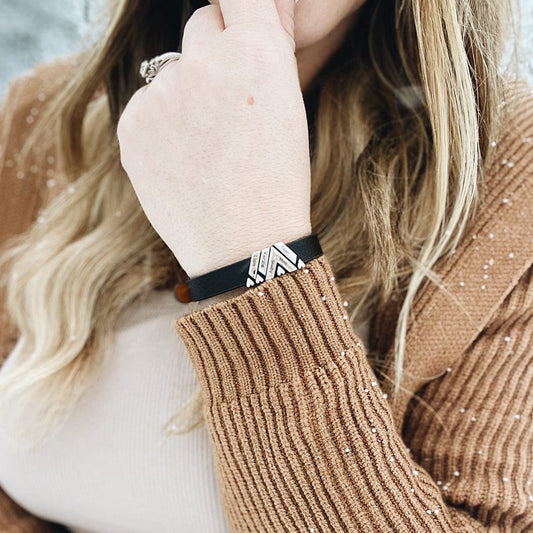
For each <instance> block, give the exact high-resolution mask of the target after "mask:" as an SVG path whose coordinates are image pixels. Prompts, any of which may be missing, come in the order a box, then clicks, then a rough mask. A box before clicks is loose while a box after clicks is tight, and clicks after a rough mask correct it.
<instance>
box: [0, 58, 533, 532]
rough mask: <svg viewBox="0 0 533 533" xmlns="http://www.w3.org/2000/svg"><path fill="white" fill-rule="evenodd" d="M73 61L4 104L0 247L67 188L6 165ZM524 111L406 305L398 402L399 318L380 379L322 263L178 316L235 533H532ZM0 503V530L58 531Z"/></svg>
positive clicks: (530, 123) (44, 68) (516, 114)
mask: <svg viewBox="0 0 533 533" xmlns="http://www.w3.org/2000/svg"><path fill="white" fill-rule="evenodd" d="M67 68H68V61H67V62H64V63H61V62H60V61H58V62H55V63H53V64H48V65H46V64H43V65H40V66H39V67H38V68H37V69H36V70H35V71H33V72H31V73H29V74H28V75H27V76H24V77H22V78H19V79H17V80H15V81H13V82H12V83H11V85H10V88H9V91H8V94H7V97H6V98H5V100H4V106H3V115H2V129H1V139H0V145H1V148H2V151H1V156H0V157H1V159H0V168H1V169H2V171H1V179H0V191H1V192H0V201H1V206H0V212H1V214H2V219H1V226H0V242H2V241H3V240H4V239H5V238H7V237H8V236H9V235H12V234H15V233H17V232H21V231H23V230H24V229H25V228H27V227H28V225H29V224H31V223H33V222H34V221H35V220H36V219H37V217H38V216H39V209H40V207H42V206H43V205H44V204H45V203H46V202H47V201H48V200H49V199H50V198H51V197H52V196H53V194H55V193H56V192H57V191H58V189H60V186H61V183H60V181H61V179H60V177H59V175H57V174H56V175H55V178H51V177H50V176H53V175H54V168H55V165H57V162H56V161H55V158H54V155H53V154H51V153H41V154H38V155H36V156H35V157H36V160H35V165H33V166H30V167H29V168H24V169H20V168H16V166H15V165H14V164H13V160H12V159H10V158H11V157H12V154H14V153H16V152H17V151H18V149H19V148H20V144H21V141H22V139H23V137H24V135H25V133H26V132H27V131H28V128H30V127H31V124H32V122H33V120H38V109H39V106H42V105H46V101H47V95H48V94H50V91H52V90H53V89H54V86H55V84H56V83H57V82H58V80H61V79H62V78H61V76H62V74H61V73H63V74H64V73H65V72H66V71H67ZM532 104H533V96H532V95H531V91H530V89H526V88H523V86H522V87H519V86H517V88H516V89H512V90H511V89H510V90H509V95H508V98H507V101H506V105H505V107H504V109H506V110H507V112H506V120H505V126H504V128H503V130H502V132H501V135H500V137H499V139H497V140H496V142H494V143H493V146H492V151H491V156H490V158H489V161H488V162H487V165H486V171H485V173H484V181H485V183H486V186H487V194H486V196H485V200H484V205H483V208H482V209H481V210H480V211H479V215H478V219H477V223H476V225H475V228H474V229H473V230H472V231H471V233H469V234H468V235H467V236H466V237H465V238H464V239H463V242H462V244H461V246H460V247H459V248H458V249H457V250H456V252H455V254H454V255H452V256H451V257H450V258H448V259H447V260H445V261H444V260H443V261H441V263H440V266H439V268H438V271H439V273H440V275H441V279H442V286H441V287H438V286H436V285H428V286H427V287H425V288H424V290H422V291H421V292H420V294H419V295H418V298H417V300H416V302H415V305H414V311H413V314H412V317H411V320H410V323H409V327H408V332H407V345H406V346H407V348H406V351H407V359H406V362H405V368H406V378H405V380H404V382H403V386H404V387H405V389H406V392H405V393H403V395H402V397H401V401H400V402H399V404H398V406H396V408H394V409H393V408H392V404H391V401H390V400H391V381H390V380H388V379H385V378H384V376H386V375H388V376H389V377H390V378H392V372H391V364H390V363H391V361H392V351H391V346H392V340H393V336H394V321H395V311H391V312H390V313H385V314H383V315H381V316H376V317H375V319H374V320H373V322H372V327H371V340H370V349H371V350H372V351H377V352H379V353H380V354H381V355H382V358H383V359H382V360H383V362H384V366H383V368H384V369H385V370H386V372H385V373H384V374H383V375H382V374H381V372H379V373H378V372H376V373H375V372H374V370H373V368H372V366H371V364H370V362H369V360H368V358H367V355H366V353H365V349H364V347H363V346H362V343H361V342H360V341H359V340H358V337H357V336H356V335H355V333H354V332H353V329H352V326H351V324H350V322H349V321H348V320H346V318H347V316H346V315H345V307H344V305H343V298H342V297H341V295H340V294H339V291H338V288H337V285H336V282H335V272H334V269H333V267H332V265H331V264H330V263H329V262H328V258H327V257H326V256H321V257H320V258H317V259H314V260H312V261H310V262H308V264H307V269H306V270H303V269H302V270H297V271H295V272H292V273H289V274H285V275H283V276H281V277H278V278H275V279H273V280H269V281H267V282H265V283H263V284H261V285H260V286H259V287H255V288H251V289H249V290H247V291H245V292H243V293H241V294H239V295H237V296H234V297H232V298H230V299H227V300H224V301H222V302H218V303H215V304H213V305H211V306H209V307H207V308H205V309H203V310H199V311H194V312H192V313H189V314H187V315H185V316H183V317H181V318H177V319H176V321H175V329H176V332H177V335H179V336H180V337H181V339H182V340H183V342H184V343H185V345H186V347H187V350H188V352H189V354H190V357H191V360H192V363H193V365H194V368H195V371H196V373H197V376H198V379H199V381H200V383H201V386H202V392H203V397H204V409H205V411H204V413H205V417H206V423H207V428H208V431H209V434H210V436H211V439H212V443H213V450H214V454H215V459H216V461H215V463H216V468H217V476H218V481H219V486H220V491H221V494H222V500H223V504H224V507H225V511H226V516H227V520H228V521H229V523H230V524H231V526H232V528H233V530H234V531H236V532H245V531H246V532H252V531H253V532H259V531H261V532H262V531H270V532H282V531H291V532H292V531H294V532H296V531H298V532H302V533H303V532H315V533H318V532H374V531H375V532H387V531H395V532H396V531H397V532H404V531H405V532H418V531H420V532H425V531H431V532H432V531H446V532H451V531H454V532H471V531H472V532H473V531H513V532H516V531H533V483H532V482H533V387H532V385H533V283H532V279H531V274H532V269H531V265H532V263H533V238H532V236H531V231H532V226H533V180H532V173H533V141H532V139H533V105H532ZM36 109H37V111H36ZM30 117H33V119H32V118H30ZM50 179H55V180H56V182H54V183H51V182H50V181H49V180H50ZM52 185H53V186H52ZM395 308H396V306H395V305H392V304H391V310H394V309H395ZM6 324H7V322H5V316H4V326H3V327H2V329H1V333H2V335H3V337H2V338H1V339H0V341H1V343H0V346H2V349H3V351H4V354H5V353H7V352H8V349H9V348H10V347H11V346H12V343H13V342H14V339H15V337H14V333H13V332H12V331H10V330H9V329H8V327H7V325H6ZM387 372H388V374H387ZM377 374H379V375H377ZM414 393H417V395H418V397H414V396H413V394H414ZM134 467H135V465H132V468H134ZM0 494H1V496H0V530H1V531H9V532H17V533H20V532H27V531H58V530H59V527H58V526H57V525H54V524H51V523H47V522H44V521H43V520H40V519H39V518H37V517H34V516H31V515H29V514H28V513H27V512H26V511H25V510H24V509H22V508H20V507H19V506H18V505H17V504H16V503H15V502H13V501H12V500H10V498H9V497H8V496H7V495H6V494H5V493H2V492H1V491H0ZM176 531H181V530H180V528H179V525H177V526H176Z"/></svg>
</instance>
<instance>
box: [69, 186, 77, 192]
mask: <svg viewBox="0 0 533 533" xmlns="http://www.w3.org/2000/svg"><path fill="white" fill-rule="evenodd" d="M75 191H76V188H75V187H73V186H72V185H71V186H70V187H69V188H68V192H69V193H70V194H72V193H73V192H75Z"/></svg>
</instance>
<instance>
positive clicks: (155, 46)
mask: <svg viewBox="0 0 533 533" xmlns="http://www.w3.org/2000/svg"><path fill="white" fill-rule="evenodd" d="M204 3H205V2H204ZM197 7H199V6H198V5H194V2H189V1H188V0H183V1H182V2H178V1H173V2H170V1H167V2H165V1H161V2H157V3H151V2H145V1H143V0H116V1H115V2H114V3H112V4H111V8H110V11H109V12H105V13H104V14H103V16H102V18H101V19H98V20H97V23H96V27H99V24H100V22H101V21H105V24H104V31H103V35H102V36H101V38H100V39H99V40H98V42H96V43H95V44H91V46H90V47H89V46H87V47H85V48H84V49H83V50H82V51H81V52H80V54H79V56H78V57H77V59H76V66H77V68H76V69H75V70H74V71H73V72H71V73H69V77H68V78H66V79H65V81H64V83H62V84H59V86H58V90H57V91H56V93H55V94H54V95H53V98H52V100H51V101H50V102H49V106H48V108H47V109H46V110H45V115H43V117H42V118H41V119H40V125H37V127H36V128H35V129H34V130H33V131H32V133H31V134H30V135H29V136H28V138H27V141H26V143H25V147H24V150H23V151H22V153H21V158H22V159H23V160H24V158H26V157H28V156H29V154H30V153H31V150H32V147H33V146H36V145H37V143H43V142H44V139H48V140H49V142H50V143H53V145H54V146H56V148H57V152H58V160H59V161H61V162H62V164H63V168H62V172H63V174H64V176H65V179H66V180H67V181H68V182H69V183H70V186H69V187H65V188H64V189H63V191H62V192H61V193H60V194H58V195H57V197H56V198H54V199H53V201H52V202H51V203H50V205H47V206H46V208H45V210H44V211H43V213H42V215H43V220H42V223H40V224H34V225H33V226H32V227H30V229H29V230H28V231H26V232H25V233H24V234H21V235H18V236H16V237H14V238H12V239H11V240H10V241H9V242H8V243H7V244H6V246H5V247H4V250H3V253H2V255H1V258H0V270H1V271H2V272H3V277H2V287H4V288H5V290H6V295H7V302H6V307H7V310H8V313H9V316H10V319H11V321H12V323H13V325H14V327H15V328H16V329H17V330H18V332H19V334H20V336H21V338H23V339H24V342H23V344H22V347H21V351H20V354H19V358H18V360H17V362H16V364H14V365H13V367H12V368H11V370H10V372H6V373H5V375H3V376H0V398H1V400H0V406H1V407H4V409H3V412H2V417H3V421H4V422H5V424H4V425H9V426H10V431H9V433H10V434H11V435H12V436H13V437H15V438H16V439H17V440H18V442H19V443H20V442H22V441H24V440H26V438H27V441H28V442H33V443H36V442H38V441H39V440H41V439H42V438H44V437H45V436H46V435H47V434H49V433H50V431H51V429H52V428H53V427H57V425H58V424H59V423H60V421H62V420H64V418H65V417H66V416H67V414H68V413H69V412H70V409H71V408H72V407H73V406H74V404H75V402H76V401H77V400H78V399H79V398H80V396H81V395H82V394H83V393H84V392H85V391H86V390H87V389H88V388H89V387H90V386H91V384H93V383H94V382H95V380H96V379H97V378H98V375H99V373H100V371H101V370H102V367H103V363H104V361H105V359H106V357H107V354H108V353H109V347H110V346H111V343H112V338H113V329H114V326H115V324H116V320H117V318H118V315H119V313H120V312H121V310H123V309H124V308H125V307H126V306H128V305H129V304H131V302H132V301H133V300H135V299H136V298H138V297H139V296H140V295H142V294H143V293H145V292H146V291H148V290H151V289H156V288H157V289H162V288H169V287H171V286H172V285H173V284H174V283H176V281H181V280H183V279H185V273H184V272H183V270H181V268H180V266H179V264H178V263H177V261H176V259H175V257H174V256H173V254H172V253H171V252H170V250H169V249H168V248H167V247H166V245H165V244H164V243H163V242H162V240H161V239H160V237H159V236H158V235H157V233H156V232H155V231H154V229H153V228H152V227H151V225H150V224H149V222H148V220H147V218H146V216H145V215H144V213H143V211H142V209H141V206H140V204H139V202H138V200H137V197H136V195H135V193H134V191H133V189H132V187H131V184H130V182H129V180H128V178H127V175H126V174H125V172H124V170H123V169H122V168H121V165H120V157H119V148H118V142H117V137H116V124H117V122H118V118H119V116H120V114H121V112H122V110H123V109H124V107H125V105H126V103H127V101H128V100H129V98H130V97H131V95H132V94H133V92H134V91H135V90H137V89H138V88H139V87H140V85H141V83H142V80H141V79H140V78H139V76H138V73H137V66H138V64H139V63H140V61H141V60H142V59H144V58H146V57H152V56H154V55H157V54H159V53H161V52H163V51H166V50H178V49H180V45H181V36H182V33H183V27H184V24H185V22H186V20H187V18H188V17H189V16H190V14H191V13H192V11H193V10H194V9H195V8H197ZM508 10H509V7H508V6H506V5H505V2H503V1H501V0H484V1H483V2H479V1H478V0H456V1H454V2H449V1H448V0H396V1H395V0H374V1H368V2H366V4H364V5H363V6H362V7H361V9H360V12H359V13H358V16H357V19H356V21H355V22H354V27H353V30H351V32H350V34H349V35H348V37H347V39H346V42H345V43H344V45H343V46H345V47H346V48H345V50H346V51H347V52H346V54H347V55H346V60H345V61H344V63H342V64H341V65H339V66H337V67H336V68H334V69H331V71H330V72H328V73H327V75H326V76H324V77H323V83H322V87H321V91H320V96H319V100H318V104H317V106H316V128H315V132H314V135H313V140H312V143H311V146H312V153H311V160H312V201H311V219H312V225H313V230H314V231H315V232H316V233H318V235H319V237H320V241H321V244H322V248H323V250H324V252H325V254H326V256H327V257H328V259H329V261H330V263H331V265H332V267H333V270H334V272H335V274H336V280H337V285H338V288H339V291H340V293H341V295H342V296H343V298H346V299H347V300H348V301H349V302H354V306H353V307H352V308H351V309H350V311H349V312H350V319H351V320H352V321H354V320H366V319H369V318H371V317H372V316H374V315H375V314H376V313H378V312H380V311H382V310H383V309H384V308H385V306H386V305H387V304H388V303H389V302H390V301H391V298H392V297H394V296H395V295H401V308H400V309H399V312H398V314H397V317H396V334H395V338H394V353H395V373H394V385H395V386H394V394H393V398H392V401H395V398H396V395H397V393H398V391H399V390H400V389H401V379H402V367H403V361H404V354H405V334H406V326H407V321H408V317H409V313H410V311H411V309H412V306H413V301H414V298H415V295H417V294H418V293H419V291H420V289H421V288H422V286H423V285H424V284H425V283H427V282H431V281H433V282H438V276H437V275H436V273H435V272H434V266H435V264H436V263H437V261H438V260H439V259H440V258H443V257H446V256H447V254H449V253H450V252H452V251H453V250H454V249H455V248H456V247H457V245H458V244H459V242H460V240H461V237H462V236H463V235H464V233H465V231H466V229H467V228H468V227H469V225H470V223H471V222H472V221H473V219H474V217H475V213H476V210H477V207H478V206H479V203H480V201H481V198H482V187H481V185H482V181H481V176H482V172H481V170H482V168H483V163H484V159H485V156H486V154H487V148H488V146H489V143H490V141H491V139H492V138H493V137H494V134H495V132H496V131H497V127H498V121H497V110H498V105H497V103H498V101H499V100H500V98H501V92H502V87H503V86H502V81H501V77H500V75H499V74H498V66H499V64H500V60H501V55H502V50H503V48H504V31H503V30H504V28H505V22H506V21H505V20H504V15H505V13H506V11H507V12H509V11H508ZM99 31H100V30H99ZM117 211H120V212H121V213H122V216H120V217H117V216H115V215H116V212H117ZM133 235H134V236H135V238H134V239H133V238H132V236H133ZM43 243H46V246H43ZM362 251H364V253H362ZM369 360H371V362H372V364H373V366H374V367H375V368H376V369H377V371H379V369H378V368H377V367H378V366H379V361H378V358H376V359H375V360H372V358H371V354H369ZM8 399H12V400H13V401H10V402H9V401H8ZM7 406H9V408H8V409H6V408H5V407H7ZM201 407H202V402H201V396H200V393H199V391H197V393H196V394H195V396H194V397H193V398H191V400H190V402H189V404H188V405H186V406H185V407H184V408H183V409H181V410H179V411H178V412H177V414H176V415H175V416H174V417H173V418H172V420H170V421H169V423H168V424H167V426H166V428H167V429H169V428H172V431H174V432H177V433H180V432H183V431H188V430H190V429H191V428H193V427H196V425H198V424H199V423H200V422H201V421H202V408H201Z"/></svg>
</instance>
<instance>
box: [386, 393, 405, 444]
mask: <svg viewBox="0 0 533 533" xmlns="http://www.w3.org/2000/svg"><path fill="white" fill-rule="evenodd" d="M382 396H383V398H385V400H386V399H387V398H388V397H389V395H388V394H387V393H386V392H384V393H383V394H382ZM407 450H409V448H407Z"/></svg>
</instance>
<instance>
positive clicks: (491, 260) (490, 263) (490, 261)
mask: <svg viewBox="0 0 533 533" xmlns="http://www.w3.org/2000/svg"><path fill="white" fill-rule="evenodd" d="M493 264H494V259H492V257H491V258H490V259H489V265H490V266H492V265H493Z"/></svg>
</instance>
